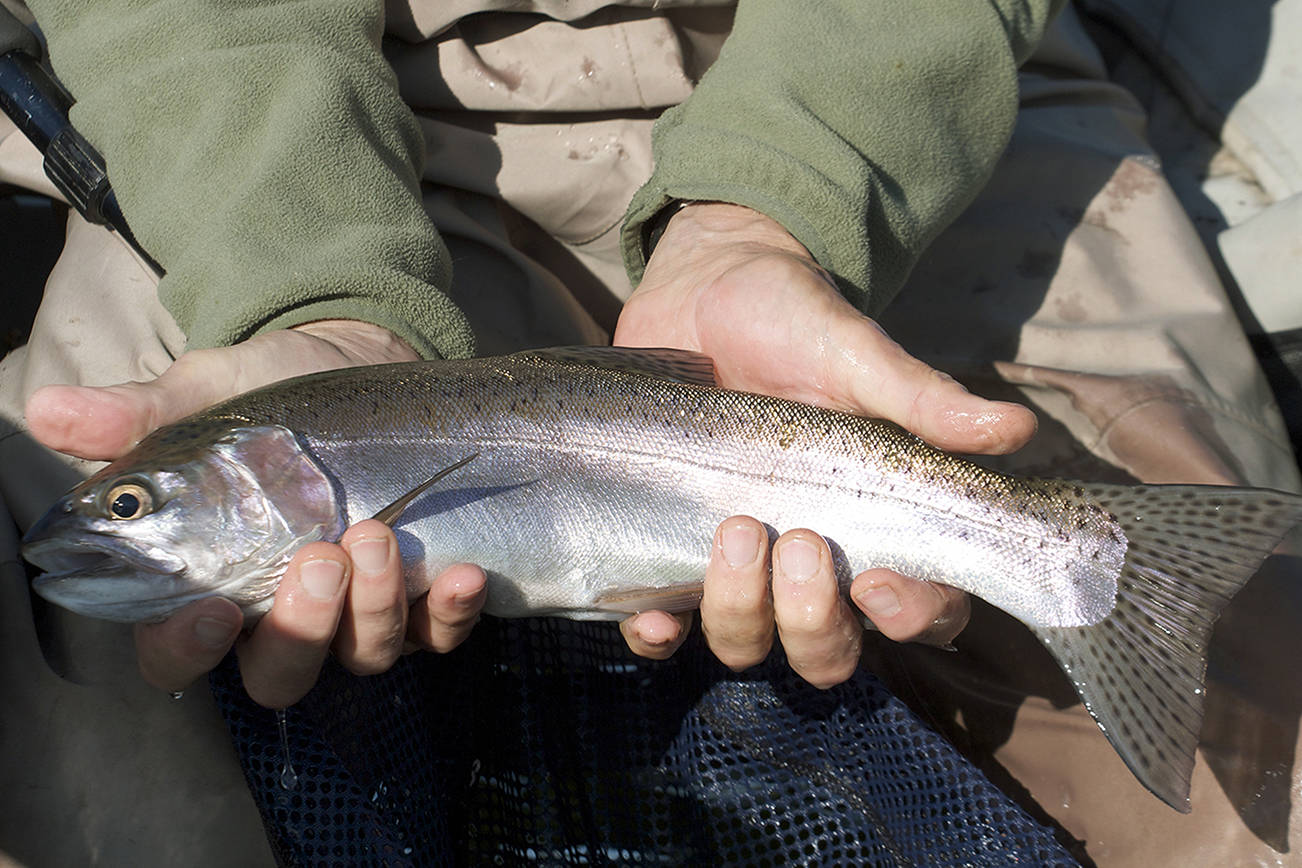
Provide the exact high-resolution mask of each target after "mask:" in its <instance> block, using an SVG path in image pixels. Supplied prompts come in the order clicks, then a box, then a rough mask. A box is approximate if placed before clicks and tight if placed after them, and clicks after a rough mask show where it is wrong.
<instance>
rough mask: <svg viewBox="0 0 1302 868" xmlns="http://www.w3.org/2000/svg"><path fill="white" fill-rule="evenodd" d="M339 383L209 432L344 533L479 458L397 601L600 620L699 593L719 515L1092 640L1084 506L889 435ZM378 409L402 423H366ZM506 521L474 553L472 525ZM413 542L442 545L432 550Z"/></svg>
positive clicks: (1065, 492)
mask: <svg viewBox="0 0 1302 868" xmlns="http://www.w3.org/2000/svg"><path fill="white" fill-rule="evenodd" d="M346 373H347V372H341V373H338V374H333V375H325V376H323V377H322V378H321V379H320V380H319V383H320V387H319V388H315V389H314V388H313V387H312V385H311V383H310V381H309V383H308V384H305V385H306V388H303V389H301V390H300V391H301V393H302V400H300V401H296V402H292V403H291V402H285V401H282V400H278V399H277V396H276V394H275V392H274V391H271V392H264V393H259V394H258V395H256V396H250V398H249V399H247V400H244V401H238V400H237V402H236V403H235V404H234V405H226V406H225V407H224V408H222V409H219V410H217V411H215V412H214V413H213V414H211V415H212V417H213V418H221V417H226V418H238V419H240V420H242V421H245V422H249V423H256V424H265V423H273V424H280V425H284V426H285V427H287V428H289V429H290V430H293V431H300V432H306V433H304V434H303V436H304V438H305V439H306V440H307V442H308V444H309V447H310V449H311V451H312V452H313V453H314V454H315V455H316V456H318V457H319V458H320V460H321V461H322V463H323V465H324V466H325V467H326V468H327V469H328V470H330V471H331V472H332V473H333V474H334V475H335V476H336V477H337V478H338V480H339V483H340V487H341V488H342V490H343V491H345V492H347V518H348V521H350V522H351V521H356V520H358V519H360V518H364V517H366V516H368V515H371V514H373V513H374V512H375V511H377V510H378V509H380V508H382V507H383V506H384V505H385V504H386V503H388V502H389V501H390V500H392V499H393V493H394V492H401V491H403V490H406V489H408V488H410V487H411V486H412V485H414V484H415V483H417V482H419V481H420V480H422V479H424V478H425V477H426V476H428V475H429V472H430V470H431V469H432V468H436V467H438V466H441V465H444V464H450V463H452V462H453V461H454V460H456V459H457V458H458V457H460V456H461V455H462V454H465V453H466V452H478V453H479V455H480V458H478V459H477V460H476V461H475V462H474V463H473V464H472V465H470V466H468V467H467V468H465V469H464V470H462V471H459V473H458V475H457V478H456V488H455V489H453V490H445V491H444V492H442V493H441V494H440V493H434V494H431V495H430V496H429V497H430V500H429V502H428V503H427V504H426V509H425V510H424V511H425V512H433V513H434V514H433V515H429V516H423V515H422V518H421V519H420V520H419V521H414V520H412V519H411V517H409V519H408V521H407V523H406V524H405V525H404V526H403V529H404V530H405V531H406V533H405V534H404V536H403V537H402V545H403V548H404V554H406V555H407V560H408V561H409V564H408V575H409V577H411V578H412V579H413V581H414V583H415V584H416V585H417V586H419V584H420V583H422V582H427V581H428V579H429V578H430V577H432V576H433V575H436V574H437V572H438V571H439V570H441V569H442V568H444V567H446V566H448V565H450V564H452V563H456V562H458V561H461V560H474V559H476V558H477V560H476V562H477V563H480V564H481V565H482V566H484V567H485V569H488V570H489V571H490V572H492V573H493V574H494V575H495V576H498V577H502V578H504V579H508V580H509V581H510V583H511V584H512V585H513V586H517V587H518V588H519V591H520V592H519V593H512V594H511V595H510V596H509V597H507V596H505V595H498V594H495V593H492V592H490V596H489V602H488V604H487V611H489V612H490V613H492V614H499V615H508V616H510V615H523V614H530V613H537V612H538V611H539V610H540V609H541V610H543V611H547V612H548V613H553V614H555V613H560V612H564V613H566V614H570V615H571V616H578V617H604V618H609V617H612V616H613V615H614V614H618V613H611V612H609V611H606V610H604V609H601V608H598V607H595V606H594V605H593V603H594V601H595V598H596V597H598V596H600V595H601V594H602V593H603V592H605V591H606V590H608V589H609V587H610V586H611V584H612V583H613V582H614V581H616V580H618V581H620V582H622V583H625V584H627V583H634V582H636V583H640V584H643V585H645V586H648V587H655V586H675V585H685V584H689V583H691V582H693V581H697V580H699V578H700V576H701V575H703V574H704V570H705V563H706V556H707V555H708V551H709V547H708V542H704V543H703V541H708V540H709V539H710V537H711V535H712V533H713V529H714V527H715V526H716V525H717V524H718V522H719V521H720V520H721V519H722V518H724V517H726V516H728V515H730V514H733V513H735V512H743V513H747V514H751V515H755V516H756V517H758V518H760V519H761V520H763V521H765V522H767V523H768V524H770V525H771V526H773V527H774V528H779V529H786V528H790V527H796V526H804V525H808V526H811V527H815V528H818V529H819V531H820V532H821V533H823V535H824V536H825V537H827V538H828V539H829V540H830V541H831V542H832V543H833V544H834V546H835V548H836V549H837V550H838V552H839V553H840V554H842V555H843V556H842V557H839V558H838V560H839V561H840V566H841V572H842V576H841V578H842V579H843V581H844V582H846V583H847V584H848V582H849V581H850V580H851V578H852V577H853V576H852V572H851V570H852V568H853V567H855V566H858V567H859V568H860V569H862V568H864V567H865V566H867V565H874V566H884V567H890V568H892V569H896V570H898V571H900V572H903V573H906V574H909V575H914V576H918V577H920V578H926V579H931V580H936V581H945V582H947V583H948V584H951V585H954V586H956V587H960V588H962V589H964V590H967V591H971V592H973V593H977V594H980V595H981V596H982V597H983V598H985V599H987V600H988V601H989V602H991V603H993V604H995V605H997V606H999V607H1000V608H1003V609H1005V610H1006V611H1009V612H1010V613H1012V614H1013V615H1015V616H1016V617H1018V618H1020V619H1022V620H1024V621H1028V622H1030V623H1038V624H1044V625H1046V626H1069V625H1075V624H1082V623H1093V622H1096V621H1098V620H1100V619H1101V618H1102V617H1103V616H1104V615H1105V614H1106V613H1107V612H1108V611H1110V610H1111V609H1112V606H1113V602H1114V598H1115V591H1116V588H1115V579H1114V576H1115V574H1116V570H1117V569H1118V568H1119V567H1120V562H1121V556H1122V553H1123V543H1122V541H1121V539H1120V529H1119V527H1117V526H1116V525H1115V523H1113V522H1109V521H1108V518H1107V516H1106V515H1104V514H1102V513H1101V512H1100V511H1099V510H1098V509H1097V507H1095V508H1093V509H1091V507H1090V505H1089V504H1086V503H1084V502H1081V499H1080V496H1079V495H1078V494H1074V493H1073V492H1072V491H1071V490H1070V489H1069V488H1068V487H1066V486H1058V487H1048V488H1046V487H1045V486H1044V485H1040V486H1039V487H1035V486H1032V485H1030V484H1028V483H1025V482H1023V481H1019V480H1014V479H1011V478H1009V477H1006V476H1002V475H1000V474H997V473H994V472H992V471H989V470H986V469H983V468H981V467H979V466H977V465H974V464H971V463H969V462H960V461H958V460H957V459H954V458H953V457H951V456H947V455H945V454H943V453H940V452H938V451H936V450H934V449H932V448H931V447H929V446H927V445H926V444H924V443H923V442H922V441H920V440H918V439H917V438H915V437H913V436H912V435H909V434H906V433H905V432H903V431H901V430H900V429H898V428H896V427H895V426H892V425H890V424H888V423H884V422H879V421H876V420H870V419H864V418H861V417H856V416H850V415H847V414H843V413H837V412H834V411H829V410H822V409H819V408H815V407H809V406H805V405H801V404H794V403H792V402H789V401H782V400H779V399H772V398H764V397H761V396H755V395H749V394H744V393H736V392H727V391H723V390H720V389H716V388H713V387H707V386H697V385H691V384H682V383H675V382H669V381H664V380H657V379H651V378H647V377H645V376H640V375H637V374H624V373H619V372H614V373H612V372H609V371H605V370H601V369H594V368H591V367H582V366H581V367H578V368H577V369H567V368H564V367H558V366H551V365H533V364H528V363H521V364H516V365H512V366H506V365H498V366H497V367H495V368H488V369H485V366H484V365H483V364H482V363H481V362H480V361H479V360H471V361H467V362H463V363H457V362H452V363H445V364H442V365H439V366H435V367H428V366H424V367H417V368H414V369H405V370H404V369H402V368H394V369H391V370H389V371H385V372H382V373H381V372H375V373H359V374H354V376H353V377H352V378H348V377H346V376H345V375H346ZM362 377H365V378H366V379H365V380H362ZM353 380H356V381H357V382H356V383H355V384H354V383H353ZM431 396H436V397H437V403H436V404H431V400H430V398H431ZM382 398H383V399H385V400H383V401H382V400H381V399H382ZM358 407H360V408H361V410H362V412H356V410H355V409H354V408H358ZM384 407H389V408H416V409H415V412H403V413H394V412H393V411H392V410H390V411H388V412H384V411H377V409H376V408H384ZM368 409H369V411H368ZM504 480H510V481H514V482H515V483H520V484H521V485H520V487H519V488H515V489H512V490H511V491H503V492H500V493H497V494H495V495H494V497H492V498H489V499H485V500H484V501H482V502H481V504H480V506H481V507H482V508H478V507H475V506H471V505H467V506H463V507H462V508H461V509H459V510H447V509H442V508H441V507H442V506H443V505H446V504H447V503H451V502H452V501H453V500H454V499H455V498H457V497H458V496H459V495H458V492H463V491H464V490H466V489H468V488H483V489H488V488H490V487H493V486H494V485H495V484H497V485H499V486H500V483H501V482H503V481H504ZM507 516H510V521H509V527H506V528H505V529H504V530H503V531H502V532H501V533H500V535H499V536H497V537H496V542H495V543H494V545H493V546H492V547H491V550H490V551H488V552H485V551H484V544H483V543H482V542H481V541H479V540H477V539H476V537H477V536H478V535H479V532H482V531H479V532H477V528H483V527H489V526H498V525H502V524H503V523H504V518H505V517H507ZM594 528H599V529H601V530H602V533H600V534H594V533H593V532H592V530H593V529H594ZM1046 528H1048V529H1050V531H1051V532H1050V533H1046ZM427 539H435V540H440V541H443V542H441V546H442V550H435V549H434V548H433V546H432V545H431V543H429V542H422V541H424V540H427ZM449 540H459V541H461V542H460V544H455V545H449V544H448V543H447V542H446V541H449ZM1086 549H1088V552H1087V554H1088V556H1090V557H1091V558H1092V557H1093V555H1094V553H1095V552H1099V557H1098V562H1099V563H1101V564H1102V568H1101V569H1098V570H1094V571H1090V570H1087V569H1081V568H1077V567H1074V566H1073V565H1074V564H1075V563H1076V562H1077V561H1078V559H1079V558H1080V557H1081V555H1082V552H1085V550H1086ZM589 564H590V565H592V566H591V568H588V569H584V568H583V567H582V566H580V565H589ZM956 564H958V565H960V567H959V569H957V570H956V569H955V565H956ZM615 569H617V570H618V571H619V572H618V574H617V575H616V574H612V573H613V570H615ZM576 570H578V571H581V576H580V574H579V573H576V572H575V571H576ZM558 571H559V572H563V573H565V574H567V575H570V576H571V577H572V580H575V581H576V582H577V581H578V580H580V578H581V584H582V585H583V587H584V588H585V589H586V590H587V592H588V593H589V594H590V597H589V598H588V599H582V598H577V599H576V598H575V597H574V594H573V592H572V591H571V590H568V589H567V591H566V597H567V600H568V603H567V604H562V602H561V601H558V600H556V599H551V598H549V597H547V596H546V595H545V594H543V593H540V592H545V591H548V590H550V585H551V583H550V582H549V581H548V578H549V577H550V576H553V575H555V574H557V573H558ZM494 590H496V588H494Z"/></svg>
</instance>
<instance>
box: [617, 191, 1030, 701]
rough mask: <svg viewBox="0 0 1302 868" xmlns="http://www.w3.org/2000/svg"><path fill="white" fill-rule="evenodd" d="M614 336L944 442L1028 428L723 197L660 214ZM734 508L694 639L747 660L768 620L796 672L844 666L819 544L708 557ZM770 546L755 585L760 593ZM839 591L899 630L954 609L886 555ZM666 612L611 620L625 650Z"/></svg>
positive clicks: (1005, 445) (835, 598) (835, 671)
mask: <svg viewBox="0 0 1302 868" xmlns="http://www.w3.org/2000/svg"><path fill="white" fill-rule="evenodd" d="M615 343H616V344H620V345H624V346H671V347H681V348H684V349H692V350H698V351H700V352H703V353H705V354H707V355H709V356H711V357H712V358H713V359H714V362H715V368H716V373H717V376H718V380H719V384H720V385H722V386H725V387H728V388H733V389H741V390H745V391H752V392H760V393H765V394H770V395H777V396H780V397H786V398H792V399H795V400H799V401H804V402H805V403H809V404H815V405H819V406H824V407H830V408H833V409H837V410H843V411H847V412H852V413H858V414H861V415H866V416H874V417H879V418H885V419H889V420H891V421H893V422H895V423H897V424H899V425H901V426H903V427H905V428H907V429H908V430H910V431H912V432H913V433H915V434H917V435H918V436H920V437H922V438H923V439H924V440H927V441H928V442H930V443H932V444H933V445H935V446H938V447H940V448H942V449H947V450H950V451H954V452H968V453H984V454H998V453H1003V452H1010V451H1013V450H1015V449H1017V448H1019V447H1020V446H1022V445H1023V444H1024V443H1025V442H1026V441H1027V440H1029V439H1030V437H1031V435H1032V434H1033V433H1034V431H1035V417H1034V416H1033V415H1032V414H1031V412H1030V411H1029V410H1027V409H1026V408H1025V407H1022V406H1020V405H1018V404H1011V403H1007V402H997V401H988V400H986V399H984V398H981V397H979V396H976V395H972V394H971V393H969V392H968V391H967V390H966V389H964V388H963V387H962V386H961V385H959V384H958V383H957V382H955V381H954V380H953V379H952V378H950V377H948V376H947V375H945V374H943V373H941V372H939V371H936V370H935V369H933V368H931V367H929V366H928V365H926V364H924V363H923V362H921V361H919V360H917V359H915V358H913V357H912V356H910V355H909V354H908V353H907V352H905V351H904V349H903V348H902V347H900V346H899V345H898V344H896V343H895V342H894V341H892V340H891V339H890V337H889V336H887V335H886V333H885V332H884V331H882V329H881V328H880V327H879V326H878V325H877V324H876V323H875V322H873V321H872V320H871V319H869V318H867V317H865V316H864V315H862V314H861V313H859V312H858V311H857V310H855V309H854V308H853V307H851V306H850V304H849V303H848V302H846V301H845V299H844V298H843V297H842V296H841V295H840V293H839V292H838V291H837V290H836V285H835V283H834V282H833V280H832V279H831V277H830V276H829V275H828V274H827V273H826V272H825V271H824V270H823V269H822V268H820V267H819V266H818V265H817V264H816V263H815V262H814V261H813V258H812V257H811V256H810V255H809V253H808V251H806V250H805V248H804V247H803V246H802V245H801V244H800V243H799V242H798V241H796V240H795V239H794V238H793V237H792V236H791V235H790V234H789V233H787V232H786V231H785V230H784V229H783V228H782V227H781V226H780V225H779V224H777V223H776V222H774V221H772V220H770V219H769V218H767V217H764V216H763V215H761V214H758V213H756V212H754V211H751V210H750V209H747V208H742V207H740V206H736V205H728V204H722V203H700V204H694V205H689V206H688V207H686V208H683V209H682V210H680V211H679V212H678V213H677V214H675V215H674V217H673V218H672V219H671V220H670V221H669V223H668V225H667V227H666V229H665V232H664V235H663V236H662V238H661V239H660V242H659V244H658V245H657V247H656V249H655V252H654V254H653V255H652V257H651V259H650V261H649V262H648V264H647V269H646V274H645V276H644V278H643V281H642V283H641V285H639V287H638V289H637V291H636V292H635V293H634V294H633V296H632V297H630V299H629V301H628V303H627V304H626V305H625V308H624V311H623V313H622V315H621V317H620V321H619V326H618V328H617V330H616V332H615ZM735 521H742V522H743V523H744V522H745V521H749V520H745V519H730V520H729V521H728V522H725V523H724V525H723V526H721V528H720V533H719V534H717V535H716V537H715V545H714V549H715V550H714V554H713V555H712V557H711V564H710V569H709V572H708V573H707V577H706V589H705V598H704V600H703V601H702V605H701V618H702V626H703V628H704V632H705V635H706V638H707V640H708V642H709V644H710V647H711V648H712V649H713V650H714V651H715V653H716V654H717V655H718V656H719V657H720V659H721V660H723V661H724V662H725V663H727V664H728V665H730V666H734V667H737V668H744V667H745V666H747V665H751V664H753V663H756V662H758V661H759V660H761V659H763V656H764V654H766V653H767V651H768V648H769V646H770V644H771V642H772V638H773V634H774V631H775V630H776V632H777V634H778V635H779V636H780V637H781V639H782V642H783V646H784V648H785V649H786V651H787V656H788V658H789V659H790V660H791V661H792V665H793V667H795V668H796V670H797V671H798V672H800V673H801V675H802V676H804V677H806V678H807V679H808V680H809V681H811V683H814V684H818V685H820V686H828V685H830V684H834V683H837V682H839V681H841V680H844V679H845V678H848V677H849V675H850V673H851V672H853V670H854V665H855V664H856V663H857V660H858V652H859V642H860V639H861V634H860V632H859V630H858V626H857V620H856V617H855V613H854V612H853V611H852V610H851V608H850V606H849V605H848V604H846V603H845V602H844V601H843V599H842V598H841V597H840V596H839V595H838V594H836V593H835V588H836V584H835V580H834V578H833V577H832V574H831V567H830V563H831V561H830V555H828V554H827V548H826V544H825V543H823V542H822V540H821V538H819V537H818V536H817V535H816V534H814V533H812V532H810V531H803V530H802V531H791V532H789V533H786V534H784V535H783V536H782V537H781V538H780V539H779V540H778V541H777V544H776V545H775V547H774V550H773V552H772V554H771V555H770V553H769V552H768V550H767V546H761V553H760V554H759V555H758V556H757V560H755V561H752V562H749V563H746V564H741V565H734V564H732V563H730V562H728V561H727V560H726V559H724V558H723V550H724V546H723V543H722V538H723V533H724V530H725V529H726V528H728V527H729V526H730V523H733V522H735ZM770 558H771V563H772V566H773V580H772V583H771V592H770V593H769V594H762V593H760V591H759V588H760V587H761V586H763V585H766V584H767V571H768V568H769V564H770ZM851 597H852V599H853V600H854V603H855V605H856V606H857V607H859V609H860V610H861V611H863V612H864V613H865V614H867V615H868V616H869V617H870V618H871V619H872V620H873V622H874V624H875V625H876V626H877V627H878V628H879V629H881V630H882V632H883V633H885V634H886V635H887V636H890V637H891V638H893V639H897V640H901V641H924V642H929V643H932V644H937V645H944V644H948V643H949V642H950V641H952V639H953V638H954V636H956V635H957V634H958V632H959V631H960V630H961V629H962V627H963V626H964V625H965V624H966V621H967V612H968V601H967V597H966V595H964V594H962V593H961V592H959V591H956V590H953V589H951V588H946V587H944V586H941V585H935V584H931V583H926V582H919V581H916V580H913V579H909V578H907V577H904V576H901V575H899V574H897V573H893V572H890V571H889V570H870V571H868V572H866V573H864V574H862V575H860V576H858V577H857V578H856V579H855V582H854V584H853V586H852V588H851ZM671 622H672V623H671ZM675 624H676V625H678V627H679V629H678V630H677V631H676V632H675V631H673V626H674V625H675ZM644 625H649V627H650V629H652V630H654V631H655V638H656V639H657V640H658V641H657V643H656V644H655V645H654V646H648V644H647V643H645V642H644V641H643V636H644ZM851 625H853V626H851ZM682 627H683V622H682V621H681V620H674V619H669V616H667V615H665V614H664V613H659V612H650V613H643V614H641V615H638V616H636V618H634V619H630V621H629V622H626V624H625V626H624V633H625V636H626V637H628V638H629V645H630V647H632V648H633V650H634V651H636V652H638V653H643V654H647V652H648V651H652V652H654V653H652V654H647V656H660V657H663V656H668V654H670V653H672V651H673V649H674V648H676V647H677V644H678V643H680V642H681V640H682V637H683V635H684V630H683V629H682Z"/></svg>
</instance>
